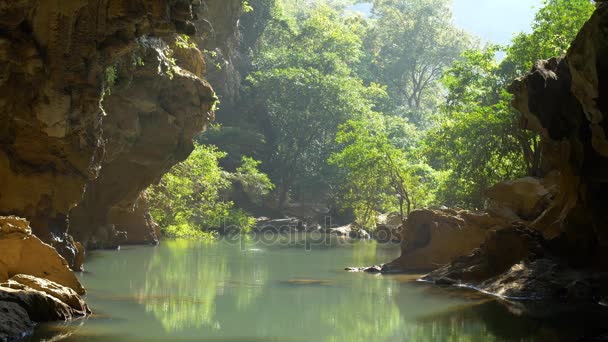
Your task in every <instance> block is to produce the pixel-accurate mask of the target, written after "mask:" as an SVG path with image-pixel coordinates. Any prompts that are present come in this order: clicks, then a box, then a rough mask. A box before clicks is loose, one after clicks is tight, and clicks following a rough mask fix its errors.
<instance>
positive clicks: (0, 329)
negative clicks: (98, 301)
mask: <svg viewBox="0 0 608 342" xmlns="http://www.w3.org/2000/svg"><path fill="white" fill-rule="evenodd" d="M0 250H1V251H2V253H0V313H1V314H0V341H11V340H16V339H21V338H23V337H24V336H26V335H27V334H29V333H30V332H31V331H32V329H33V328H34V326H35V325H36V323H40V322H48V321H69V320H73V319H79V318H84V317H87V316H88V315H90V314H91V310H90V309H89V307H88V306H87V304H86V303H85V302H84V300H83V299H82V297H81V295H84V294H85V293H86V290H85V289H84V287H83V286H82V285H81V284H80V282H79V281H78V279H76V276H75V275H74V273H73V272H72V271H71V270H70V268H69V267H68V263H67V261H66V260H65V259H64V258H63V257H62V256H61V255H59V253H57V251H55V249H54V248H53V247H51V246H49V245H47V244H45V243H44V242H42V241H41V240H40V239H38V238H37V237H36V236H34V235H33V234H32V230H31V228H30V227H29V222H28V221H26V220H24V219H21V218H18V217H14V216H8V217H7V216H0Z"/></svg>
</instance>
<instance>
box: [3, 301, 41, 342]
mask: <svg viewBox="0 0 608 342" xmlns="http://www.w3.org/2000/svg"><path fill="white" fill-rule="evenodd" d="M0 291H1V290H0ZM33 327H34V322H32V321H31V320H30V316H29V315H28V314H27V311H25V309H24V308H22V307H21V306H20V305H19V304H17V303H13V302H1V301H0V341H12V340H20V339H21V338H23V337H24V334H25V333H26V332H28V331H30V330H31V329H32V328H33Z"/></svg>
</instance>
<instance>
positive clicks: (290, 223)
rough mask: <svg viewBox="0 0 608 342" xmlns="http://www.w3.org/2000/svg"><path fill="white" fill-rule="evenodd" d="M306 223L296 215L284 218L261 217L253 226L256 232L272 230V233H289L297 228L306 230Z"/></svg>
mask: <svg viewBox="0 0 608 342" xmlns="http://www.w3.org/2000/svg"><path fill="white" fill-rule="evenodd" d="M305 229H306V225H305V224H304V222H302V221H301V220H299V219H297V218H295V217H288V218H282V219H270V218H267V217H260V218H258V219H257V220H256V222H255V225H254V226H253V228H252V231H253V232H254V233H263V232H272V233H287V232H292V231H296V230H299V231H301V230H305Z"/></svg>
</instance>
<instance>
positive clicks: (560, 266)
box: [422, 225, 608, 303]
mask: <svg viewBox="0 0 608 342" xmlns="http://www.w3.org/2000/svg"><path fill="white" fill-rule="evenodd" d="M422 279H423V280H427V281H432V282H434V283H436V284H441V285H466V286H470V287H473V288H476V289H479V290H481V291H484V292H486V293H490V294H493V295H496V296H498V297H501V298H507V299H537V300H560V301H565V302H588V303H591V302H593V303H595V302H596V301H597V300H596V298H598V297H599V296H600V295H602V291H603V290H602V289H603V288H604V286H605V284H606V282H607V281H608V274H606V273H598V272H589V270H586V269H575V268H572V267H571V266H569V265H567V264H564V263H563V262H562V261H561V260H560V259H559V258H557V257H555V256H554V254H553V253H552V252H551V248H550V244H548V243H547V242H546V240H544V238H543V237H542V235H541V233H540V232H538V231H536V230H534V229H530V228H527V227H524V226H517V225H514V226H511V227H506V228H502V229H499V230H496V231H494V232H492V233H490V234H488V237H487V238H486V241H485V242H484V243H483V244H482V245H481V247H480V248H478V249H475V250H474V251H473V252H472V253H470V254H469V255H466V256H462V257H459V258H456V259H455V260H454V261H453V262H452V263H450V264H449V265H445V266H443V267H441V268H439V269H437V270H435V271H433V272H431V273H429V274H427V275H425V276H424V277H423V278H422ZM602 284H604V285H602Z"/></svg>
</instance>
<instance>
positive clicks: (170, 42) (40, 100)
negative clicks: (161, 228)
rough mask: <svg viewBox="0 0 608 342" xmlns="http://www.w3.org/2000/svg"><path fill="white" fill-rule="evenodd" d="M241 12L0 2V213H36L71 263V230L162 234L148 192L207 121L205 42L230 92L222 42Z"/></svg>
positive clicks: (90, 2) (132, 1) (227, 41)
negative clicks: (150, 210)
mask: <svg viewBox="0 0 608 342" xmlns="http://www.w3.org/2000/svg"><path fill="white" fill-rule="evenodd" d="M241 10H242V3H241V1H240V0H227V1H204V0H202V1H201V0H112V1H106V0H83V1H76V2H74V1H50V2H49V1H41V0H20V1H10V2H6V1H5V2H2V3H0V65H1V66H2V67H0V111H1V112H2V113H3V115H4V118H3V120H0V189H2V191H1V192H0V215H2V214H4V215H18V216H20V217H25V218H27V219H28V220H30V221H31V225H32V228H33V230H34V233H35V234H36V235H37V236H38V237H40V238H41V239H42V240H43V241H45V242H48V243H49V244H51V245H52V246H54V247H56V248H57V250H58V251H60V253H61V254H62V255H63V256H64V257H65V258H66V260H67V261H68V263H69V264H70V265H71V266H72V267H73V268H75V269H77V268H78V267H79V265H78V261H79V260H81V259H82V258H81V257H80V256H81V255H80V254H79V253H80V252H81V250H79V247H80V246H79V245H78V244H77V243H76V242H75V241H74V240H73V239H72V237H71V236H70V234H71V233H72V232H73V233H74V235H75V236H77V240H82V242H83V243H84V245H91V246H93V247H95V246H98V245H99V246H112V245H115V244H116V243H122V242H125V239H126V241H127V242H133V243H153V242H155V241H156V239H157V236H156V233H155V228H156V227H155V225H154V224H153V221H152V220H151V218H150V216H149V214H148V213H147V210H146V203H145V199H142V196H141V192H142V190H143V189H145V188H146V187H147V186H148V185H149V184H151V183H153V182H155V181H157V180H158V179H159V177H161V176H162V174H163V173H165V172H166V171H168V170H169V169H170V168H171V166H172V165H174V164H175V163H177V162H179V161H181V160H184V159H185V158H186V157H187V156H188V155H189V153H190V151H191V150H192V148H193V145H192V142H191V140H192V138H193V137H194V135H196V134H197V133H198V132H200V131H201V130H203V129H204V127H205V125H206V123H207V122H209V121H210V120H212V119H213V109H214V103H215V101H216V96H215V93H214V92H213V90H212V89H211V87H210V85H209V83H208V82H207V81H206V79H205V73H206V63H205V59H204V56H203V55H204V51H206V50H208V51H215V52H216V53H219V54H220V55H221V56H222V58H223V59H222V61H221V63H223V64H224V67H223V68H222V69H218V70H217V71H216V72H215V74H214V75H216V76H217V77H215V76H214V77H215V78H214V80H216V81H217V82H224V81H223V80H228V79H230V80H231V82H232V83H231V84H230V85H229V86H226V88H227V89H229V90H226V92H234V89H235V86H234V82H236V81H235V80H234V75H232V76H231V75H229V73H230V70H231V66H230V65H231V62H232V60H231V59H232V58H233V56H234V55H235V53H236V52H233V51H227V50H231V49H233V50H235V51H236V47H235V44H237V42H238V33H236V28H237V25H238V16H239V15H240V11H241ZM188 37H190V38H188ZM214 55H216V54H214ZM226 61H228V62H226ZM237 81H238V80H237ZM226 82H227V81H226ZM218 86H219V87H222V86H223V85H221V84H219V85H218ZM121 232H126V234H125V233H121Z"/></svg>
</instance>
